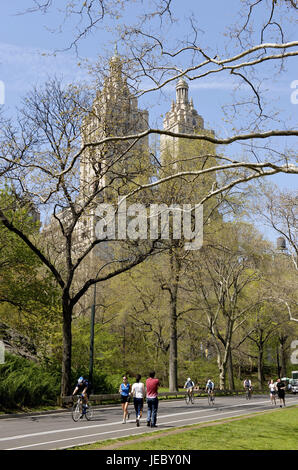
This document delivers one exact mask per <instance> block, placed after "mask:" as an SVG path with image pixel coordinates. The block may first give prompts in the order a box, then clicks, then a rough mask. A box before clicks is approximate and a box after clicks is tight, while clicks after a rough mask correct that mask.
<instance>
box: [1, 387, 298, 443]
mask: <svg viewBox="0 0 298 470" xmlns="http://www.w3.org/2000/svg"><path fill="white" fill-rule="evenodd" d="M278 401H279V400H278ZM292 404H298V396H297V395H287V396H286V405H287V406H289V405H292ZM277 407H279V405H277ZM129 408H130V411H131V418H130V419H129V420H128V421H127V423H126V424H122V412H121V405H117V406H116V405H115V406H106V407H97V408H96V407H95V410H94V416H93V419H92V420H91V421H87V420H86V419H85V418H84V419H83V420H80V421H79V422H77V423H75V422H74V421H73V420H72V418H71V413H70V412H69V411H64V412H60V413H58V412H56V413H55V412H53V413H51V414H47V415H44V414H43V415H42V414H41V415H38V416H37V415H36V416H21V417H16V418H13V417H11V418H2V419H0V449H1V450H3V449H7V450H17V449H19V450H26V449H28V450H34V449H36V450H46V449H48V450H49V449H65V448H67V447H71V446H75V445H81V444H87V443H92V442H96V441H101V440H105V439H111V438H116V437H123V436H129V435H137V434H141V433H144V432H152V430H151V429H150V428H148V427H147V426H146V411H147V407H146V405H145V407H144V412H143V418H142V419H141V425H140V427H139V428H137V427H136V424H135V415H134V413H133V406H132V405H131V404H130V406H129ZM271 408H273V406H272V405H271V403H270V401H269V396H264V395H263V396H262V395H255V396H253V397H252V398H251V400H249V401H247V400H246V398H245V397H243V396H236V397H216V402H215V405H214V406H212V407H209V406H208V403H207V398H197V399H196V401H195V403H194V404H193V405H186V403H185V402H184V400H169V401H161V400H160V402H159V412H158V422H157V424H158V427H157V428H156V430H165V429H171V428H173V427H177V426H184V425H188V424H196V423H203V422H208V421H212V420H217V419H221V418H230V417H235V416H240V415H247V414H250V413H256V412H260V413H261V412H262V411H264V410H270V409H271ZM281 412H282V410H281Z"/></svg>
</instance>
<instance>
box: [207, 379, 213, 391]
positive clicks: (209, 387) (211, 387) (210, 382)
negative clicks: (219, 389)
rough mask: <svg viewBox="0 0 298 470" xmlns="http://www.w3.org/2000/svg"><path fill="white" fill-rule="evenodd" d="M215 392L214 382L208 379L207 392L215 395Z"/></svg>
mask: <svg viewBox="0 0 298 470" xmlns="http://www.w3.org/2000/svg"><path fill="white" fill-rule="evenodd" d="M213 391H214V383H213V382H212V380H210V379H208V380H207V383H206V392H208V393H212V394H213Z"/></svg>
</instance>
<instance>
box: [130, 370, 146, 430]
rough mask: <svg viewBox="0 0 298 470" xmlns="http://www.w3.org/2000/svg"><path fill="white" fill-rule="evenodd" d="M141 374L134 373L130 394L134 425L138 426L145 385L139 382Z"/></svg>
mask: <svg viewBox="0 0 298 470" xmlns="http://www.w3.org/2000/svg"><path fill="white" fill-rule="evenodd" d="M141 378H142V377H141V375H140V374H137V375H136V381H135V383H134V384H133V385H132V387H131V395H132V396H133V404H134V408H135V412H136V425H137V426H138V427H139V426H140V419H141V416H142V411H143V405H144V396H145V385H144V384H143V383H142V382H140V380H141Z"/></svg>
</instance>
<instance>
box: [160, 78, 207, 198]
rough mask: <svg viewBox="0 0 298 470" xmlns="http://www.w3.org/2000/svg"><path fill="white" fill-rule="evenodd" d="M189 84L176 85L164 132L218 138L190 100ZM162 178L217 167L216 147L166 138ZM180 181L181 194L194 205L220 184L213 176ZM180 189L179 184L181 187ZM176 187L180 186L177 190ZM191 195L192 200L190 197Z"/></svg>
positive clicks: (203, 142) (161, 140) (163, 145)
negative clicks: (206, 125)
mask: <svg viewBox="0 0 298 470" xmlns="http://www.w3.org/2000/svg"><path fill="white" fill-rule="evenodd" d="M188 89H189V88H188V84H187V82H186V81H185V80H183V79H180V80H178V82H177V84H176V102H174V101H173V102H172V106H171V109H170V111H169V112H167V113H166V115H165V118H164V121H163V129H164V130H166V131H171V132H175V133H183V134H190V135H194V134H202V135H209V136H214V132H213V131H212V130H208V129H205V128H204V120H203V118H202V116H200V115H199V114H198V112H197V111H196V109H195V108H194V105H193V100H192V98H191V99H189V97H188ZM160 153H161V167H162V170H161V175H162V176H167V175H170V174H173V173H177V172H181V171H198V170H201V169H206V168H208V167H211V166H214V165H216V159H215V157H214V155H215V146H214V144H212V143H210V142H207V141H204V140H193V139H187V138H181V137H170V136H167V135H162V136H161V139H160ZM186 179H187V181H188V189H187V184H186V181H185V179H184V180H182V179H181V181H180V190H179V191H180V194H181V197H183V198H190V200H191V201H192V202H195V201H197V202H198V201H199V200H200V196H201V195H202V194H203V193H205V194H206V191H208V190H210V189H211V188H212V185H213V184H214V183H215V181H216V177H215V173H212V174H210V175H209V176H207V175H205V176H204V177H203V176H200V177H199V178H196V177H191V176H189V177H186ZM177 185H178V183H177ZM177 185H176V186H177ZM187 193H188V196H186V194H187Z"/></svg>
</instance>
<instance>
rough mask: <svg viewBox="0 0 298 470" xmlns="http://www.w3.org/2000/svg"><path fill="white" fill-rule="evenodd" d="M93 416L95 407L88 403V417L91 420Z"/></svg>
mask: <svg viewBox="0 0 298 470" xmlns="http://www.w3.org/2000/svg"><path fill="white" fill-rule="evenodd" d="M92 418H93V408H92V405H88V407H87V409H86V419H87V420H88V421H90V420H91V419H92Z"/></svg>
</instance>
